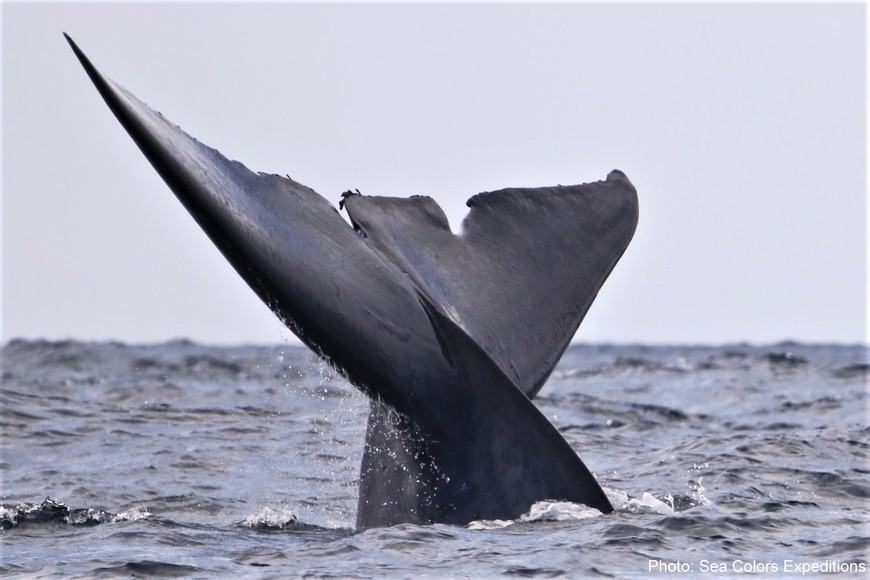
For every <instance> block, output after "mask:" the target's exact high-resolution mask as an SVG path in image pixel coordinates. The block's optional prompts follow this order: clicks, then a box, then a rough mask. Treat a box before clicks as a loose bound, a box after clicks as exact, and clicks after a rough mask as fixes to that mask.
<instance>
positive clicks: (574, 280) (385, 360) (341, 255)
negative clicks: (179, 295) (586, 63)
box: [67, 36, 638, 528]
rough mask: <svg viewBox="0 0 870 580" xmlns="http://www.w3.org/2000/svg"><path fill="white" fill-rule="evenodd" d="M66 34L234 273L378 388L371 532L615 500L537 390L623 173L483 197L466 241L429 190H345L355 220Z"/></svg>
mask: <svg viewBox="0 0 870 580" xmlns="http://www.w3.org/2000/svg"><path fill="white" fill-rule="evenodd" d="M67 40H68V41H69V43H70V46H71V47H72V49H73V51H74V52H75V54H76V56H77V57H78V59H79V61H80V63H81V64H82V66H83V67H84V69H85V71H86V72H87V74H88V76H89V77H90V79H91V81H92V82H93V83H94V85H95V86H96V88H97V90H98V91H99V93H100V94H101V96H102V97H103V99H104V100H105V101H106V103H107V105H108V106H109V108H110V109H111V110H112V112H113V113H114V114H115V116H116V117H117V119H118V120H119V121H120V123H121V125H122V126H123V127H124V128H125V129H126V131H127V132H128V134H129V135H130V136H131V137H132V138H133V140H134V141H135V142H136V144H137V145H138V146H139V148H140V149H141V150H142V152H143V153H144V155H145V156H146V157H147V158H148V160H149V161H150V162H151V164H152V165H153V166H154V168H155V169H156V170H157V171H158V173H159V174H160V175H161V177H162V178H163V179H164V180H165V181H166V183H167V185H168V186H169V187H170V189H171V190H172V191H173V192H174V193H175V195H176V196H177V197H178V198H179V200H180V201H181V202H182V204H184V206H185V207H186V208H187V209H188V211H189V212H190V214H191V215H192V216H193V218H194V219H195V220H196V221H197V223H198V224H199V225H200V226H201V227H202V229H203V230H204V231H205V232H206V234H207V235H208V236H209V237H210V238H211V240H212V241H213V242H214V243H215V245H216V246H217V247H218V248H219V250H220V251H221V252H222V253H223V254H224V256H225V257H226V258H227V260H228V261H229V262H230V263H231V264H232V265H233V267H234V268H235V269H236V271H237V272H238V273H239V274H240V276H241V277H242V278H243V279H244V280H245V281H246V282H247V284H248V285H249V286H250V287H251V288H252V289H253V290H254V292H255V293H256V294H257V295H258V296H259V297H260V298H261V299H262V300H263V301H264V302H265V303H266V304H267V305H268V306H269V307H270V308H271V309H272V310H273V311H275V312H276V314H277V315H278V316H279V317H281V319H282V320H284V321H285V322H286V324H287V325H288V326H289V327H290V328H291V330H293V331H294V332H295V333H296V334H297V335H298V336H299V338H300V339H301V340H302V341H303V342H304V343H305V344H307V345H308V346H309V347H311V348H312V349H314V350H315V351H316V352H317V353H319V354H320V355H321V356H323V357H324V358H326V359H327V360H329V361H330V362H331V363H332V364H333V365H335V366H336V367H337V368H339V369H340V370H341V371H342V372H344V373H345V375H346V376H347V377H348V379H349V380H350V381H351V382H352V383H353V384H354V385H355V386H357V387H358V388H360V389H361V390H363V391H364V392H366V393H367V394H369V395H371V397H372V401H373V402H372V413H371V416H370V418H369V425H368V431H367V438H366V448H365V453H364V458H363V467H362V471H361V480H360V510H359V515H358V525H359V526H360V527H363V528H364V527H373V526H380V525H390V524H394V523H401V522H409V521H410V522H419V523H428V522H447V523H457V524H458V523H466V522H468V521H471V520H474V519H496V518H514V517H517V516H519V515H521V514H522V513H524V512H525V511H527V510H528V508H529V507H530V505H531V504H532V503H534V502H535V501H540V500H544V499H553V500H565V501H574V502H578V503H584V504H587V505H589V506H591V507H595V508H597V509H599V510H601V511H603V512H607V511H611V510H612V507H611V506H610V504H609V502H608V501H607V498H606V497H605V496H604V494H603V493H602V491H601V488H600V486H599V485H598V483H597V482H596V481H595V479H594V477H593V476H592V474H591V473H590V472H589V470H588V469H586V467H585V466H584V465H583V463H582V461H581V460H580V459H579V457H578V456H577V455H576V453H574V451H573V450H572V449H571V447H570V446H569V445H568V444H567V442H565V440H564V439H563V438H562V436H561V435H560V434H559V432H558V431H557V430H556V429H555V428H554V427H553V426H552V425H551V424H550V423H549V422H548V421H547V420H546V418H545V417H544V416H543V415H542V414H541V413H540V412H539V411H538V410H537V409H536V408H535V406H534V405H533V404H532V402H531V398H532V397H534V395H535V393H537V391H538V390H539V389H540V387H541V385H542V384H543V383H544V381H545V380H546V378H547V377H548V376H549V374H550V372H551V371H552V369H553V367H554V366H555V364H556V362H557V361H558V359H559V358H560V357H561V355H562V353H563V352H564V350H565V348H566V347H567V345H568V343H569V342H570V340H571V337H572V336H573V334H574V332H575V331H576V329H577V327H578V325H579V324H580V321H581V320H582V319H583V317H584V316H585V314H586V311H587V310H588V308H589V306H590V305H591V303H592V301H593V300H594V298H595V296H596V294H597V293H598V290H599V289H600V287H601V285H602V284H603V282H604V280H605V279H606V278H607V276H608V275H609V274H610V272H611V270H612V269H613V267H614V266H615V264H616V262H617V261H618V260H619V258H620V256H621V255H622V253H623V252H624V250H625V248H626V247H627V245H628V243H629V241H630V239H631V237H632V235H633V233H634V231H635V227H636V224H637V215H638V212H637V195H636V192H635V190H634V187H633V186H632V185H631V183H630V182H629V181H628V179H627V178H626V177H625V175H624V174H622V172H619V171H613V172H611V173H610V175H608V176H607V179H606V180H604V181H598V182H594V183H587V184H582V185H573V186H567V187H562V186H558V187H549V188H510V189H504V190H500V191H496V192H487V193H482V194H478V195H476V196H474V197H472V198H471V199H470V200H469V201H468V205H469V207H470V208H471V209H470V211H469V214H468V217H466V219H465V221H464V222H463V225H462V231H461V232H460V233H459V235H455V234H453V232H451V231H450V228H449V225H448V224H447V220H446V217H445V216H444V213H443V212H442V211H441V209H440V208H439V207H438V205H437V204H436V203H435V202H434V201H433V200H431V199H430V198H426V197H412V198H408V199H397V198H385V197H370V196H363V195H349V196H346V197H345V198H344V199H343V202H344V203H343V209H344V210H345V211H347V212H348V215H349V216H350V219H351V223H352V225H353V227H352V228H351V227H349V226H348V225H347V222H345V221H344V220H343V219H342V218H341V216H340V215H339V213H338V212H337V211H336V209H335V208H334V207H333V206H332V205H331V204H329V203H328V202H327V201H326V200H324V199H323V198H322V197H321V196H320V195H318V194H317V193H316V192H314V191H313V190H312V189H310V188H308V187H306V186H304V185H302V184H300V183H297V182H295V181H293V180H291V179H289V178H284V177H279V176H276V175H267V174H263V173H254V172H252V171H249V170H248V169H247V168H246V167H245V166H244V165H242V164H241V163H239V162H237V161H231V160H229V159H227V158H226V157H224V156H223V155H221V154H220V153H219V152H218V151H216V150H215V149H212V148H210V147H208V146H206V145H204V144H202V143H199V142H198V141H196V140H195V139H193V138H192V137H190V136H189V135H187V134H186V133H184V132H183V131H182V130H181V129H180V128H179V127H178V126H176V125H174V124H172V123H170V122H169V121H167V120H166V119H165V118H164V117H163V116H162V115H160V114H159V113H157V112H155V111H153V110H152V109H151V108H149V107H148V106H147V105H145V104H144V103H142V102H141V101H139V100H138V99H137V98H136V97H134V96H133V95H132V94H131V93H129V92H128V91H126V90H125V89H123V88H122V87H120V86H119V85H117V84H115V83H114V82H112V81H111V80H109V79H107V78H106V77H104V76H103V75H102V74H101V73H100V72H99V71H98V70H97V69H96V68H95V67H94V66H93V65H92V64H91V62H90V61H89V60H88V58H87V57H86V56H85V55H84V53H83V52H82V51H81V50H80V49H79V48H78V46H76V44H75V43H74V42H73V41H72V39H70V38H69V36H67ZM360 234H362V235H360ZM388 427H389V428H388Z"/></svg>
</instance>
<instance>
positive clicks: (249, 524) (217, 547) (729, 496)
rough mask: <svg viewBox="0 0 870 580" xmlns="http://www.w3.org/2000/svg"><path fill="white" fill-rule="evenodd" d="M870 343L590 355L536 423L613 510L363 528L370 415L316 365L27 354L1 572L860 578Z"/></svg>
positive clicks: (273, 357) (21, 358)
mask: <svg viewBox="0 0 870 580" xmlns="http://www.w3.org/2000/svg"><path fill="white" fill-rule="evenodd" d="M868 363H870V361H868V350H867V348H866V347H863V346H836V345H834V346H832V345H801V344H794V343H783V344H777V345H770V346H748V345H727V346H721V347H683V346H673V347H650V346H610V345H577V346H572V347H571V348H570V349H569V350H568V351H567V352H566V354H565V356H564V357H563V359H562V361H561V362H560V364H559V366H558V367H557V369H556V371H555V372H554V373H553V375H552V377H551V378H550V380H549V382H548V383H547V385H545V386H544V388H543V389H542V391H541V393H540V395H539V396H538V398H537V399H536V403H537V405H538V406H539V408H540V409H542V411H543V412H544V413H545V415H546V416H547V417H548V418H550V420H551V421H552V422H553V423H554V424H555V425H556V427H557V428H558V429H559V430H560V431H561V432H562V434H563V435H564V436H565V438H566V439H567V440H568V442H569V443H571V445H572V446H573V447H574V449H575V450H577V452H578V453H579V454H580V456H581V457H582V458H583V460H584V462H585V463H586V464H587V466H589V468H590V469H591V470H592V471H593V472H594V473H595V474H596V477H597V478H598V480H599V481H600V482H601V484H602V486H603V487H604V488H605V490H606V491H607V493H608V495H609V496H610V497H611V500H612V502H613V504H614V506H615V507H616V512H614V513H613V514H608V515H601V514H599V513H598V512H597V511H595V510H590V509H587V508H584V507H582V506H576V505H571V504H554V503H547V502H541V503H539V504H536V505H534V506H529V513H528V514H526V515H525V516H523V517H521V518H519V519H518V520H517V521H512V522H473V523H471V524H470V525H468V526H461V527H457V526H446V525H433V526H411V525H402V526H397V527H392V528H386V529H373V530H367V531H365V532H360V533H357V532H355V531H354V529H353V524H354V517H355V509H356V498H357V488H358V470H359V463H360V458H361V455H362V443H363V438H364V432H365V421H366V416H367V412H368V403H367V401H366V400H365V398H364V397H363V396H362V395H360V394H359V393H357V392H356V391H355V390H354V389H353V388H352V387H351V386H349V385H348V384H347V383H346V382H345V381H344V380H343V379H342V377H341V376H340V375H338V374H337V373H335V372H334V371H333V370H332V369H330V368H329V367H328V366H327V365H325V364H324V363H322V362H320V361H319V360H317V359H316V358H315V357H314V356H313V355H312V354H310V353H309V352H308V351H307V350H306V349H304V348H303V347H296V346H292V345H278V346H240V347H211V346H202V345H198V344H194V343H191V342H187V341H175V342H168V343H164V344H154V345H126V344H120V343H86V342H74V341H64V342H45V341H20V340H13V341H11V342H9V343H7V344H6V345H5V346H4V347H3V349H2V351H0V364H2V368H0V373H2V374H0V388H2V390H0V429H2V432H0V444H2V455H0V504H2V507H0V573H4V574H11V575H28V576H31V577H37V578H38V577H60V576H63V577H87V578H91V577H117V576H132V577H151V576H157V577H161V576H162V577H176V576H186V577H203V578H205V577H216V576H224V577H250V578H269V577H280V578H284V577H295V576H302V575H312V576H335V577H372V576H384V575H387V576H397V577H418V576H442V577H443V576H449V577H457V576H460V577H461V576H469V577H478V576H495V575H506V576H545V577H551V576H569V577H584V576H615V577H634V576H646V575H649V574H651V573H653V574H661V575H669V576H681V575H685V574H703V575H706V576H708V577H717V576H732V575H740V574H745V573H747V572H751V573H754V574H756V575H761V576H766V577H813V576H819V575H823V576H825V577H832V576H833V577H841V576H842V577H864V576H866V573H867V566H868V561H867V560H868V553H870V517H868V516H870V504H868V497H870V459H868V454H870V437H868V435H870V428H868V423H870V421H868V389H867V386H868V382H867V381H868V378H870V364H868Z"/></svg>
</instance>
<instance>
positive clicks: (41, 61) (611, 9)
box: [2, 2, 867, 343]
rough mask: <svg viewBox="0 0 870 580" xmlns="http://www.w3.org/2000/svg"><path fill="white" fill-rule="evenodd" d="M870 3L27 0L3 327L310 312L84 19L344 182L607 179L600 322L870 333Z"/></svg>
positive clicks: (633, 334) (444, 184)
mask: <svg viewBox="0 0 870 580" xmlns="http://www.w3.org/2000/svg"><path fill="white" fill-rule="evenodd" d="M865 11H866V7H865V5H864V3H863V2H854V3H848V4H838V5H832V4H781V3H776V4H757V5H756V4H742V3H741V4H727V5H713V4H683V3H680V4H655V3H652V4H585V3H579V4H572V3H565V4H552V5H541V4H484V5H467V4H446V5H425V4H390V3H387V4H362V5H360V4H355V5H348V4H279V3H273V4H260V5H246V4H171V3H169V4H166V3H161V4H149V3H133V4H131V3H110V4H97V5H94V4H90V5H76V4H68V3H65V4H42V5H33V4H14V3H5V4H4V5H3V15H2V18H3V22H2V30H3V38H2V49H3V53H2V54H3V61H2V64H3V78H2V82H3V85H2V99H3V110H2V112H3V134H2V136H3V143H2V146H3V148H2V172H3V175H2V228H3V232H2V258H3V259H2V317H3V318H2V340H4V341H5V340H8V339H10V338H13V337H17V336H23V337H31V338H35V337H46V338H63V337H73V338H80V339H120V340H125V341H137V342H138V341H155V340H166V339H169V338H174V337H189V338H192V339H195V340H200V341H204V342H211V343H240V342H275V341H280V340H283V339H286V338H287V337H289V336H290V334H289V332H288V331H285V330H283V327H282V326H281V325H280V324H279V323H278V322H277V321H276V320H274V319H273V317H272V315H271V313H269V312H268V310H267V309H266V308H265V306H263V305H262V304H260V302H259V301H258V299H257V298H256V297H255V296H254V294H253V292H251V291H250V290H249V289H248V288H247V286H246V285H245V284H244V283H243V282H242V280H241V279H240V278H239V277H238V276H237V275H236V274H235V272H234V271H233V270H232V268H231V267H230V266H229V265H228V264H227V263H226V262H225V261H224V259H223V258H222V256H221V255H220V254H219V252H218V251H217V250H216V249H215V248H214V247H213V246H212V245H211V243H210V242H209V241H208V239H207V238H206V236H205V234H203V233H202V231H201V230H199V228H198V227H197V226H196V224H195V223H194V221H193V219H192V218H190V217H189V216H188V214H187V212H186V211H185V210H184V209H183V207H182V206H181V204H180V203H178V201H177V200H176V199H175V197H174V196H173V195H172V193H171V192H170V191H169V190H168V188H167V187H166V186H165V185H164V184H163V182H162V181H161V180H160V179H159V177H158V176H157V175H156V173H155V172H154V171H153V169H152V168H151V167H150V165H149V164H148V162H147V161H146V160H145V158H144V157H143V156H142V155H141V154H140V153H139V151H138V149H137V148H136V147H135V145H134V144H133V142H132V141H131V140H130V138H129V137H128V136H127V135H126V134H125V132H124V131H123V129H122V128H121V127H120V125H119V124H118V123H117V121H115V119H114V117H113V116H112V115H111V113H110V112H109V110H108V109H107V107H106V106H105V105H104V104H103V102H102V101H101V99H100V98H99V96H98V95H97V93H96V91H95V89H94V88H93V86H92V85H91V83H90V81H88V79H87V78H86V76H85V74H84V72H83V71H82V69H81V67H80V66H79V64H78V63H77V62H76V60H75V58H74V57H73V54H72V52H71V51H70V50H69V48H68V47H67V45H66V43H65V41H64V39H63V37H62V35H61V32H62V31H67V32H69V33H70V34H71V35H72V37H73V38H74V39H75V40H76V41H77V42H78V43H79V45H80V46H81V47H82V49H83V50H84V51H85V52H86V53H87V54H88V55H89V56H90V58H91V59H92V60H93V62H94V63H95V64H96V66H97V67H98V68H100V69H101V70H102V71H103V72H104V73H105V74H107V75H108V76H110V77H111V78H113V79H114V80H115V81H117V82H119V83H120V84H122V85H123V86H125V87H126V88H128V89H130V90H131V91H132V92H133V93H135V94H136V95H137V96H139V97H140V98H141V99H142V100H144V101H145V102H146V103H149V104H150V105H151V106H152V107H154V108H156V109H158V110H160V111H162V112H163V113H164V114H165V115H166V116H167V117H169V118H170V119H171V120H173V121H174V122H176V123H178V124H179V125H181V127H182V128H184V129H185V130H186V131H187V132H188V133H190V134H191V135H193V136H195V137H197V138H198V139H199V140H200V141H203V142H205V143H207V144H209V145H212V146H214V147H216V148H218V149H220V150H221V151H222V152H223V153H225V154H226V155H228V156H229V157H231V158H235V159H239V160H241V161H243V162H244V163H245V164H246V165H247V166H248V167H250V168H251V169H254V170H261V171H269V172H275V173H281V174H283V173H289V174H290V175H291V176H292V177H293V178H294V179H296V180H298V181H301V182H302V183H305V184H306V185H309V186H311V187H313V188H314V189H315V190H317V191H318V192H320V193H321V194H322V195H324V196H325V197H327V199H329V200H331V201H333V202H336V201H337V200H338V198H339V194H340V192H342V191H344V190H346V189H349V188H359V189H360V190H361V191H362V192H363V193H367V194H378V195H395V196H406V195H411V194H427V195H431V196H433V197H434V198H435V199H436V200H438V202H439V203H440V204H441V206H442V207H443V208H444V210H445V211H446V213H447V215H448V216H449V218H450V220H451V223H452V224H453V227H454V229H457V228H458V226H459V223H460V222H461V220H462V217H463V216H464V214H465V212H466V209H467V208H466V207H465V200H466V199H467V198H468V197H470V196H471V195H473V194H475V193H477V192H480V191H484V190H493V189H498V188H501V187H508V186H544V185H553V184H556V183H561V184H569V183H581V182H586V181H595V180H599V179H603V178H604V177H605V176H606V174H607V173H608V171H610V170H611V169H613V168H619V169H622V170H623V171H625V172H626V174H627V175H628V176H629V177H630V179H631V180H632V181H633V182H634V184H635V186H636V187H637V189H638V194H639V199H640V205H641V215H640V225H639V227H638V230H637V234H636V235H635V238H634V240H633V242H632V244H631V245H630V247H629V249H628V251H627V252H626V254H625V256H624V257H623V259H622V261H621V262H620V263H619V264H618V265H617V267H616V270H615V271H614V273H613V274H612V276H611V278H610V279H609V280H608V282H607V283H606V284H605V286H604V288H603V289H602V291H601V294H600V295H599V297H598V299H597V301H596V303H595V304H594V305H593V307H592V309H591V310H590V312H589V314H588V316H587V319H586V321H585V322H584V323H583V325H582V326H581V329H580V331H579V332H578V334H577V336H576V340H580V341H584V342H588V341H617V342H627V341H637V342H651V343H662V342H705V343H719V342H732V341H751V342H771V341H778V340H783V339H795V340H801V341H839V342H858V341H864V340H866V327H867V315H866V311H867V298H866V267H867V242H866V235H865V234H866V220H867V209H866V189H867V188H866V186H867V183H866V154H867V147H866V108H865V107H866V93H865V90H866V88H865V87H866V85H865V82H866V77H865V75H866V61H865V48H866V42H865V34H866V31H865V28H866V15H865Z"/></svg>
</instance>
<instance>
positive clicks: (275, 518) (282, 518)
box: [242, 507, 299, 530]
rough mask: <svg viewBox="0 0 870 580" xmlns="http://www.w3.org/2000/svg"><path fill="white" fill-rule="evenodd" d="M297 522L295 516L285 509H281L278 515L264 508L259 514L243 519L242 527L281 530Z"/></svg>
mask: <svg viewBox="0 0 870 580" xmlns="http://www.w3.org/2000/svg"><path fill="white" fill-rule="evenodd" d="M298 521H299V518H298V517H297V516H296V514H295V513H293V512H292V511H291V510H289V509H287V508H282V509H281V512H280V513H279V512H276V511H275V510H273V509H272V508H270V507H266V508H263V509H262V511H260V513H258V514H255V515H252V516H248V517H247V518H245V521H244V522H242V525H243V526H246V527H249V528H255V529H274V530H283V529H284V528H285V527H287V526H289V525H291V524H295V523H297V522H298Z"/></svg>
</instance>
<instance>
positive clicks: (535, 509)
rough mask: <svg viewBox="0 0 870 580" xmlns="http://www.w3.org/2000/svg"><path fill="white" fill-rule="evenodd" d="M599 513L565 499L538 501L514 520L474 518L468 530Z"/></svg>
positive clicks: (582, 518)
mask: <svg viewBox="0 0 870 580" xmlns="http://www.w3.org/2000/svg"><path fill="white" fill-rule="evenodd" d="M600 515H601V512H600V511H598V510H597V509H595V508H591V507H588V506H585V505H582V504H577V503H571V502H567V501H549V500H547V501H539V502H537V503H535V504H533V505H532V507H531V508H530V509H529V511H528V513H525V514H523V515H521V516H520V517H518V518H517V519H515V520H476V521H473V522H471V523H470V524H468V529H470V530H497V529H500V528H506V527H508V526H511V525H513V524H515V523H517V522H563V521H567V520H585V519H588V518H594V517H598V516H600Z"/></svg>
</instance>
